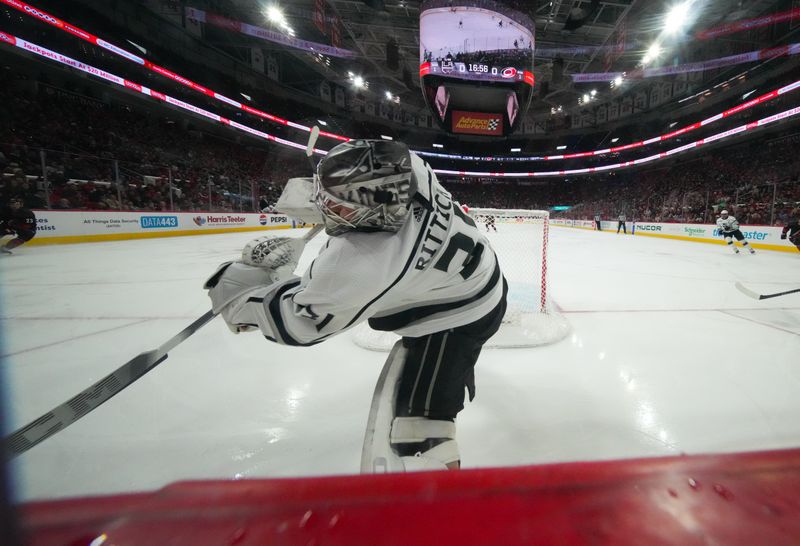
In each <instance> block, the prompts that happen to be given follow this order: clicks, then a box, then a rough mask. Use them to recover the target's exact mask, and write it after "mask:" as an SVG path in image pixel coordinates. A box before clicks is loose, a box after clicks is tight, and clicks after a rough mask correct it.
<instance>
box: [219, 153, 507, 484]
mask: <svg viewBox="0 0 800 546" xmlns="http://www.w3.org/2000/svg"><path fill="white" fill-rule="evenodd" d="M315 186H316V196H315V202H316V205H317V207H318V208H319V210H320V212H321V213H322V216H323V218H324V224H325V229H326V232H327V233H328V235H330V239H329V241H328V243H327V244H326V245H325V246H324V247H323V248H322V250H321V251H320V253H319V255H318V256H317V257H316V259H315V260H314V262H313V263H312V264H311V265H310V266H309V268H308V269H307V270H306V271H305V273H304V274H303V275H302V277H297V276H294V275H293V271H294V269H295V267H296V265H297V259H298V258H299V255H300V253H301V252H302V245H303V243H302V241H301V240H299V239H293V238H270V239H267V238H264V239H266V240H263V241H262V240H259V239H257V240H256V244H255V245H253V246H252V248H251V250H252V252H251V251H248V250H247V248H246V251H245V257H246V256H248V255H252V256H254V257H255V258H254V259H253V260H252V261H251V263H258V264H260V265H261V266H262V267H253V266H251V265H247V264H244V263H240V262H236V263H230V262H228V263H225V264H222V265H221V266H220V268H219V269H218V270H217V272H216V273H214V275H212V276H211V278H209V280H208V281H207V282H206V285H205V286H206V288H207V289H208V290H209V296H210V297H211V301H212V308H213V309H214V311H216V312H221V314H222V316H223V318H224V319H225V321H226V322H227V324H228V326H229V327H230V328H231V329H232V330H233V331H235V332H242V331H249V330H254V329H258V330H260V331H261V333H262V334H263V335H264V336H266V338H267V339H269V340H271V341H274V342H277V343H283V344H287V345H300V346H302V345H313V344H316V343H319V342H321V341H324V340H325V339H327V338H328V337H331V336H333V335H337V334H340V333H342V332H344V331H346V330H348V329H350V328H352V327H353V326H355V325H356V324H358V323H360V322H363V321H367V320H368V321H369V325H370V326H371V327H372V328H373V329H375V330H383V331H394V332H396V333H398V334H399V335H401V336H402V340H401V341H398V343H397V344H396V345H395V347H394V348H393V350H392V353H391V355H390V357H389V360H388V361H387V364H386V366H385V368H384V371H385V372H386V373H383V374H381V377H382V380H381V381H384V380H386V378H393V379H390V380H386V381H388V384H382V383H381V381H379V388H377V389H376V397H375V399H374V400H373V409H375V408H379V407H380V408H383V409H382V410H376V412H372V411H371V412H370V414H371V417H370V424H368V434H367V436H368V438H369V439H370V440H369V442H366V441H365V451H364V454H362V470H365V471H386V470H424V469H437V468H438V469H444V468H457V467H458V466H459V465H460V455H459V452H458V446H457V444H456V441H455V418H456V415H457V414H458V413H459V412H460V411H461V410H462V409H463V407H464V398H465V389H466V391H467V392H468V393H469V396H470V399H472V398H473V397H474V394H475V382H474V375H473V367H474V365H475V363H476V361H477V359H478V356H479V354H480V352H481V348H482V346H483V344H484V343H485V342H486V341H487V340H488V339H489V338H490V337H491V336H492V335H493V334H494V333H495V332H496V331H497V330H498V329H499V327H500V323H501V321H502V317H503V315H504V313H505V309H506V293H507V290H508V288H507V285H506V281H505V279H504V277H503V275H502V273H501V271H500V267H499V264H498V260H497V257H496V256H495V253H494V251H493V250H492V248H491V246H490V245H489V241H488V240H487V238H486V236H485V234H484V233H483V232H481V231H480V230H478V229H477V227H476V224H475V222H474V221H473V220H472V218H470V217H469V216H467V215H466V214H464V212H463V211H462V209H461V207H460V206H459V204H458V203H457V202H455V201H454V200H453V198H452V196H451V195H450V193H448V192H447V190H445V189H444V188H443V187H442V186H441V185H440V184H439V182H438V181H437V179H436V175H435V174H434V173H433V170H432V169H431V168H430V166H428V165H427V164H426V163H425V162H424V161H423V160H422V159H420V158H419V157H418V156H417V155H415V154H412V153H410V152H409V150H408V148H407V147H406V146H405V145H404V144H402V143H399V142H387V141H382V140H369V141H367V140H355V141H350V142H347V143H344V144H340V145H338V146H336V147H335V148H333V149H332V150H330V152H329V153H328V154H327V156H325V158H324V159H323V160H322V161H321V162H320V164H319V165H318V167H317V176H316V177H315ZM258 241H262V242H258ZM380 393H382V394H380ZM387 408H388V411H383V410H386V409H387ZM378 414H380V415H388V419H386V420H385V422H379V419H377V418H376V419H373V416H374V415H378ZM373 433H374V434H373ZM365 460H366V465H365ZM365 467H366V468H365Z"/></svg>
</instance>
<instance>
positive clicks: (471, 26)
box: [419, 0, 535, 85]
mask: <svg viewBox="0 0 800 546" xmlns="http://www.w3.org/2000/svg"><path fill="white" fill-rule="evenodd" d="M454 4H463V5H454ZM469 4H470V2H468V1H464V2H441V1H436V0H430V1H428V2H425V3H423V5H422V12H421V13H420V19H419V27H420V30H419V32H420V75H421V76H425V75H426V74H434V75H440V76H445V77H451V78H459V79H463V80H478V81H497V82H508V81H518V82H527V83H529V84H530V85H533V51H534V47H535V41H534V34H533V28H534V27H533V22H532V21H531V19H530V18H529V17H528V16H526V15H523V14H521V13H519V12H517V11H514V10H512V9H510V8H506V7H505V6H502V5H501V4H495V3H493V2H487V1H485V0H484V1H481V2H475V6H470V5H469ZM477 6H481V7H477ZM489 6H491V7H493V9H487V7H489ZM495 10H496V11H495Z"/></svg>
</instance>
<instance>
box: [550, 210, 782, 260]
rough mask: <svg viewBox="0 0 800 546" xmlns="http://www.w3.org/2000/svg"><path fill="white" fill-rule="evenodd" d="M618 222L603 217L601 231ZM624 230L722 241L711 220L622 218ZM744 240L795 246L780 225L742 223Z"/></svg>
mask: <svg viewBox="0 0 800 546" xmlns="http://www.w3.org/2000/svg"><path fill="white" fill-rule="evenodd" d="M550 224H551V225H554V226H561V227H577V228H582V229H594V222H592V221H589V220H570V219H565V218H552V219H551V220H550ZM618 224H619V222H617V221H612V220H603V221H602V222H601V223H600V225H601V227H602V229H603V231H606V232H609V231H610V232H616V231H617V226H618ZM625 225H626V227H627V229H628V233H629V234H632V235H646V236H649V237H663V238H667V239H679V240H683V241H696V242H703V243H714V244H725V240H724V239H723V238H722V236H721V234H720V230H719V228H718V227H717V226H716V225H713V224H678V223H668V222H626V223H625ZM741 231H742V234H743V235H744V238H745V240H746V241H747V242H748V243H750V244H752V245H753V247H754V248H761V249H767V250H779V251H784V252H795V251H796V250H795V246H794V245H793V244H791V243H790V242H789V241H787V240H785V239H781V231H783V228H782V227H780V226H742V227H741Z"/></svg>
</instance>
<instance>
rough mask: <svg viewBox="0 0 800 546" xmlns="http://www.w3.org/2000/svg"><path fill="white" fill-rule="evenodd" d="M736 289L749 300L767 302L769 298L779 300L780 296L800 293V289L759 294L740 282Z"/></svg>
mask: <svg viewBox="0 0 800 546" xmlns="http://www.w3.org/2000/svg"><path fill="white" fill-rule="evenodd" d="M736 289H737V290H738V291H739V292H741V293H742V294H744V295H745V296H747V297H748V298H753V299H754V300H767V299H769V298H777V297H778V296H785V295H787V294H796V293H798V292H800V288H795V289H794V290H787V291H786V292H777V293H775V294H757V293H756V292H753V291H752V290H750V289H749V288H747V287H746V286H744V285H743V284H742V283H740V282H737V283H736Z"/></svg>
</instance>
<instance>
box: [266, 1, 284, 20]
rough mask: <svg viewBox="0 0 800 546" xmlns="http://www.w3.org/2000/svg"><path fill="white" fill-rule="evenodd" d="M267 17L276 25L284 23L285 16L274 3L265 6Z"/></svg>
mask: <svg viewBox="0 0 800 546" xmlns="http://www.w3.org/2000/svg"><path fill="white" fill-rule="evenodd" d="M267 19H269V21H270V22H271V23H275V24H276V25H280V24H286V18H285V17H284V16H283V12H282V11H281V8H279V7H278V6H276V5H275V4H272V5H271V6H267Z"/></svg>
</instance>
